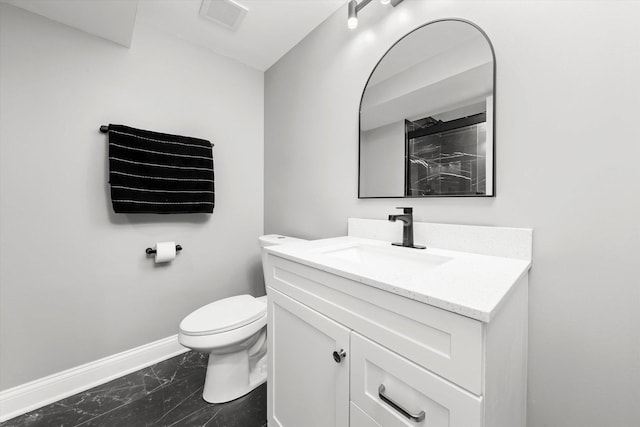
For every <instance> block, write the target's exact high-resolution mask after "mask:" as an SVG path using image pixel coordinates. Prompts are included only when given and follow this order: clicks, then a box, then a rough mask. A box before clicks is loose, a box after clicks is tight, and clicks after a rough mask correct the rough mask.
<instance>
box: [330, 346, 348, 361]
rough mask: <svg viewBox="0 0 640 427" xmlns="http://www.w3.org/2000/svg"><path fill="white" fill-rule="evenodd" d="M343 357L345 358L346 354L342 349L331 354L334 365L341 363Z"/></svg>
mask: <svg viewBox="0 0 640 427" xmlns="http://www.w3.org/2000/svg"><path fill="white" fill-rule="evenodd" d="M345 357H347V352H346V351H344V349H340V351H334V352H333V360H335V361H336V363H340V362H342V359H344V358H345Z"/></svg>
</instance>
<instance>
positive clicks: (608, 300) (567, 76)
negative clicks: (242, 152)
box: [265, 0, 640, 427]
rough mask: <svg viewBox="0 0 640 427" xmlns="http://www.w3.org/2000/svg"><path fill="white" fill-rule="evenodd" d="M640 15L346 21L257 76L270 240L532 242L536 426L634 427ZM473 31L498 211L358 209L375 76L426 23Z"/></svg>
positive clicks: (341, 18)
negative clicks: (511, 236) (485, 69)
mask: <svg viewBox="0 0 640 427" xmlns="http://www.w3.org/2000/svg"><path fill="white" fill-rule="evenodd" d="M638 16H640V2H615V1H606V2H605V1H600V2H596V1H582V2H580V1H566V2H563V1H530V2H524V1H446V2H443V1H440V2H437V1H415V0H406V1H405V2H403V3H402V4H401V5H400V6H398V7H397V8H395V9H391V8H389V7H383V6H381V5H380V4H379V2H373V3H371V4H370V5H369V6H367V8H365V9H364V10H363V11H362V12H361V14H360V17H361V20H360V26H359V28H358V29H357V30H356V31H349V30H348V29H347V25H346V11H345V10H344V9H340V10H339V11H338V12H337V13H336V14H334V15H333V16H332V17H330V18H329V19H328V20H326V21H325V22H324V23H323V24H322V25H321V26H320V27H318V28H317V29H316V30H315V31H313V32H312V33H311V34H310V35H309V36H307V37H306V39H305V40H303V41H302V42H301V43H299V44H298V45H297V46H296V47H295V48H294V49H293V50H292V51H290V52H289V53H288V54H287V55H286V56H284V57H283V58H282V59H281V60H280V61H279V62H277V63H276V64H275V65H274V66H273V67H272V68H271V69H269V70H268V71H267V73H266V75H265V231H266V232H269V233H271V232H278V233H285V234H290V235H294V236H299V237H306V238H321V237H330V236H337V235H343V234H345V233H346V226H347V217H363V218H378V219H382V218H385V217H386V215H388V214H390V213H392V212H394V211H395V210H394V208H395V207H396V206H403V205H405V206H406V205H408V206H414V208H415V216H416V218H417V220H419V221H427V222H444V223H459V224H481V225H500V226H515V227H532V228H533V229H534V257H533V269H532V271H531V276H530V279H531V280H530V320H529V326H530V341H529V403H528V418H529V425H530V426H536V427H537V426H558V427H569V426H576V427H578V426H579V427H589V426H594V427H595V426H600V427H601V426H608V427H612V426H631V425H637V422H638V419H640V405H638V402H640V387H639V386H638V385H639V384H640V332H639V328H640V286H639V285H638V283H639V282H638V274H637V264H638V260H639V259H640V257H639V255H640V250H639V248H640V225H639V224H640V221H639V220H638V218H640V192H639V190H638V173H639V171H640V168H639V166H638V162H639V159H640V148H639V147H640V142H639V141H638V126H637V123H638V112H640V79H639V77H638V76H640V42H639V40H640V26H638V24H637V19H638ZM445 17H460V18H465V19H468V20H470V21H472V22H475V23H476V24H478V25H479V26H480V27H481V28H483V29H484V30H485V31H486V32H487V34H488V36H489V38H490V39H491V40H492V42H493V44H494V47H495V50H496V56H497V111H496V117H497V155H496V162H497V181H496V185H497V187H496V188H497V197H495V198H493V199H482V198H465V199H455V198H436V199H428V200H417V199H410V200H406V201H402V200H400V199H387V200H358V199H357V198H356V194H357V182H358V177H357V164H358V147H357V141H358V127H357V126H358V116H357V114H358V107H359V101H360V95H361V91H362V89H363V87H364V85H365V82H366V80H367V78H368V76H369V73H370V71H371V70H372V69H373V67H374V65H375V64H376V62H377V61H378V59H379V58H380V57H381V55H382V54H383V53H384V52H385V51H386V49H387V48H388V47H389V46H390V45H391V44H392V43H393V42H394V41H395V40H397V39H398V38H399V37H400V36H402V35H403V34H405V33H406V32H407V31H409V30H410V29H412V28H415V27H417V26H419V25H421V24H423V23H425V22H428V21H431V20H434V19H438V18H445Z"/></svg>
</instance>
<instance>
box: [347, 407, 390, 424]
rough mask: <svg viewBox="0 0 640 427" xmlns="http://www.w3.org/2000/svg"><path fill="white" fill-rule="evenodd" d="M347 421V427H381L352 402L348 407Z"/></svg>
mask: <svg viewBox="0 0 640 427" xmlns="http://www.w3.org/2000/svg"><path fill="white" fill-rule="evenodd" d="M349 419H350V421H349V427H382V426H381V425H380V424H378V423H377V422H375V421H373V418H371V417H370V416H369V415H367V414H365V413H364V411H363V410H362V409H360V408H358V405H356V404H355V403H353V402H351V404H350V405H349Z"/></svg>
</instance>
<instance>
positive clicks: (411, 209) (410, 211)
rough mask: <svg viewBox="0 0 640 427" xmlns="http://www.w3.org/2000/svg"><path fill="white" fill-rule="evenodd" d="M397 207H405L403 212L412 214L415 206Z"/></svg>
mask: <svg viewBox="0 0 640 427" xmlns="http://www.w3.org/2000/svg"><path fill="white" fill-rule="evenodd" d="M396 209H403V212H404V213H406V214H412V213H413V208H403V207H397V208H396Z"/></svg>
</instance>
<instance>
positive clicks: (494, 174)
mask: <svg viewBox="0 0 640 427" xmlns="http://www.w3.org/2000/svg"><path fill="white" fill-rule="evenodd" d="M445 21H454V22H463V23H465V24H468V25H471V26H472V27H474V28H475V29H477V30H478V31H479V32H480V34H482V36H483V37H484V38H485V40H486V41H487V43H488V44H489V48H490V49H491V56H492V57H493V114H492V116H493V117H492V123H491V126H492V127H493V132H492V136H493V141H491V149H492V150H493V168H492V171H491V173H492V176H493V179H492V194H491V195H486V194H485V195H477V194H459V195H456V194H451V195H449V194H435V195H432V196H361V195H360V168H361V165H360V159H361V154H362V153H361V152H360V151H361V142H362V141H361V140H360V137H361V131H360V126H361V123H360V118H361V115H362V100H363V99H364V92H365V91H366V90H367V86H368V85H369V81H370V80H371V77H372V76H373V73H374V72H375V71H376V69H377V68H378V65H380V62H382V60H383V59H384V57H385V56H387V54H388V53H389V51H391V49H393V48H394V47H395V46H396V45H397V44H398V43H400V42H401V41H402V40H404V39H405V38H406V37H408V36H409V35H411V34H413V33H414V32H416V31H418V30H419V29H421V28H424V27H426V26H427V25H431V24H435V23H438V22H445ZM496 63H497V61H496V52H495V50H494V48H493V43H491V40H490V39H489V36H487V33H485V32H484V30H483V29H482V28H480V27H479V26H478V25H476V24H475V23H473V22H471V21H469V20H466V19H462V18H442V19H436V20H434V21H429V22H427V23H425V24H422V25H420V26H418V27H416V28H414V29H413V30H411V31H409V32H408V33H407V34H405V35H404V36H402V37H400V38H399V39H398V40H397V41H396V42H395V43H393V44H392V45H391V46H390V47H389V49H387V51H386V52H385V53H384V55H382V57H381V58H380V59H379V60H378V62H377V63H376V65H375V67H373V70H372V71H371V73H370V74H369V77H368V78H367V81H366V82H365V84H364V88H363V89H362V95H360V106H359V108H358V177H357V178H358V199H428V198H433V197H496V165H497V153H496V133H497V132H496V115H497V114H496V93H497V89H496V80H497V79H496V68H497V67H496ZM407 143H408V141H406V140H405V153H406V152H407V147H406V145H407ZM405 155H406V154H405ZM406 179H407V178H406V173H405V187H406Z"/></svg>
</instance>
